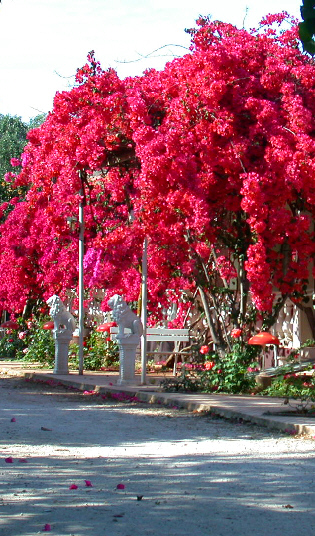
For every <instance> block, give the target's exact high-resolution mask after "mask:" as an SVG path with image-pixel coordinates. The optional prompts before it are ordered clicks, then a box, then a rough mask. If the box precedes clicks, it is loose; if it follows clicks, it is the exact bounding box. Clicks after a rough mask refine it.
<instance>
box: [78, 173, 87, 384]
mask: <svg viewBox="0 0 315 536" xmlns="http://www.w3.org/2000/svg"><path fill="white" fill-rule="evenodd" d="M85 175H86V174H85V171H82V170H80V171H79V176H80V180H81V190H80V202H79V374H80V375H82V374H83V360H84V358H83V340H84V339H83V337H84V271H83V257H84V206H85V196H84V186H83V182H84V179H85V178H86V177H85Z"/></svg>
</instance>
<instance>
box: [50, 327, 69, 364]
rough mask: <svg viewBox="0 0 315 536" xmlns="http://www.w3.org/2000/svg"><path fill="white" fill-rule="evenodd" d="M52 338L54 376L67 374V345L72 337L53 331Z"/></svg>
mask: <svg viewBox="0 0 315 536" xmlns="http://www.w3.org/2000/svg"><path fill="white" fill-rule="evenodd" d="M53 337H54V339H55V368H54V374H69V368H68V355H69V344H70V341H71V339H72V335H71V334H69V333H60V332H59V333H57V334H56V332H55V330H54V333H53Z"/></svg>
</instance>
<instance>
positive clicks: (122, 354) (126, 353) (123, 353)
mask: <svg viewBox="0 0 315 536" xmlns="http://www.w3.org/2000/svg"><path fill="white" fill-rule="evenodd" d="M116 339H117V342H118V345H119V379H118V381H117V384H118V385H124V384H128V383H134V381H135V365H136V350H137V347H138V346H139V343H140V337H139V335H136V334H133V335H129V336H128V337H127V338H123V337H119V335H117V337H116Z"/></svg>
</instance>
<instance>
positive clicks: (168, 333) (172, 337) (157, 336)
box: [110, 327, 190, 376]
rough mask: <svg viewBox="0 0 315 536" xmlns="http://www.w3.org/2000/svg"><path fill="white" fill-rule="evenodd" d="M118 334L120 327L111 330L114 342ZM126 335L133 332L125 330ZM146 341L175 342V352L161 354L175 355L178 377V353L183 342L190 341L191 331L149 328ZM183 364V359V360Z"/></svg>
mask: <svg viewBox="0 0 315 536" xmlns="http://www.w3.org/2000/svg"><path fill="white" fill-rule="evenodd" d="M117 333H118V327H112V328H110V334H111V337H112V339H113V340H115V339H116V335H117ZM125 333H131V330H130V329H128V328H125ZM146 340H147V342H160V343H162V342H173V343H174V350H172V351H171V352H159V353H161V354H168V355H172V354H175V357H174V369H173V372H174V376H176V370H177V360H178V353H179V346H180V343H182V342H189V341H190V335H189V329H168V328H150V327H148V328H147V332H146ZM182 362H184V361H183V358H182Z"/></svg>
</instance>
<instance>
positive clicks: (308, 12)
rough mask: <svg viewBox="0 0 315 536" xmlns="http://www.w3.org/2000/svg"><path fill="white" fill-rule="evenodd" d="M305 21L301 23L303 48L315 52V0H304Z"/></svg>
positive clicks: (302, 14) (311, 52)
mask: <svg viewBox="0 0 315 536" xmlns="http://www.w3.org/2000/svg"><path fill="white" fill-rule="evenodd" d="M301 17H302V19H303V22H300V24H299V36H300V39H301V41H302V44H303V48H304V50H305V51H306V52H309V53H310V54H312V55H313V54H315V40H314V35H315V0H303V3H302V5H301Z"/></svg>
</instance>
